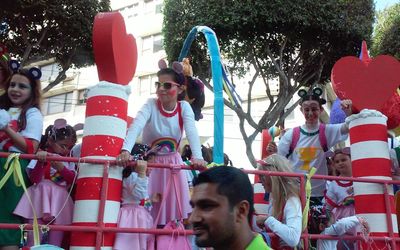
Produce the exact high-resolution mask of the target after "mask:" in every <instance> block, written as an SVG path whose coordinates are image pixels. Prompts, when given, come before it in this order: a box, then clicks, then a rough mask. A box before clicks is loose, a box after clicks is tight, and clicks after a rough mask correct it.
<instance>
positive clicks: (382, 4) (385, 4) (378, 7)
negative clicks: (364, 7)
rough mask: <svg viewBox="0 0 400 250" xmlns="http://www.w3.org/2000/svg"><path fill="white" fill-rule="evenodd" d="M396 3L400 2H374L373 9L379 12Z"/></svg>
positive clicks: (399, 0)
mask: <svg viewBox="0 0 400 250" xmlns="http://www.w3.org/2000/svg"><path fill="white" fill-rule="evenodd" d="M396 3H400V0H375V9H376V10H379V11H380V10H383V9H385V8H386V7H388V6H391V5H393V4H396Z"/></svg>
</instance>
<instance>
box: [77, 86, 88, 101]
mask: <svg viewBox="0 0 400 250" xmlns="http://www.w3.org/2000/svg"><path fill="white" fill-rule="evenodd" d="M86 100H87V89H81V90H79V92H78V104H85V103H86Z"/></svg>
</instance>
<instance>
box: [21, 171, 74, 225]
mask: <svg viewBox="0 0 400 250" xmlns="http://www.w3.org/2000/svg"><path fill="white" fill-rule="evenodd" d="M28 193H29V196H30V198H31V200H32V203H33V206H34V208H35V211H36V215H37V217H38V218H39V219H40V218H43V217H44V216H54V217H56V216H57V218H56V219H55V221H54V224H58V225H68V224H71V223H72V212H73V209H74V203H73V201H72V199H71V197H70V196H69V195H68V192H67V189H66V188H65V187H63V186H59V185H57V184H55V183H53V182H52V181H50V180H47V179H44V180H42V181H41V182H39V183H38V184H37V185H33V186H31V187H29V188H28ZM64 203H65V207H64V208H63V206H64ZM60 211H61V212H60ZM59 212H60V214H59V215H58V213H59ZM14 214H16V215H19V216H22V217H24V218H26V219H33V211H32V207H31V205H30V204H29V201H28V198H27V196H26V194H24V195H23V196H22V197H21V200H20V201H19V203H18V205H17V207H16V208H15V210H14Z"/></svg>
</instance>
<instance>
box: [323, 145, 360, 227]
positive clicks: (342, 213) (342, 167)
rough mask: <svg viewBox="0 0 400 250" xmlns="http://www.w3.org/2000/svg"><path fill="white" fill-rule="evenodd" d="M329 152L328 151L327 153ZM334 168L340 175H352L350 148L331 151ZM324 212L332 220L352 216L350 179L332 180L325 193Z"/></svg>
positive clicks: (352, 196)
mask: <svg viewBox="0 0 400 250" xmlns="http://www.w3.org/2000/svg"><path fill="white" fill-rule="evenodd" d="M328 154H329V153H328ZM330 154H331V156H332V160H333V164H334V168H335V169H336V171H337V172H339V176H341V177H352V176H353V175H352V169H351V158H350V148H349V147H346V148H343V149H337V150H335V152H331V151H330ZM325 202H326V204H325V206H326V212H327V214H328V215H329V216H333V219H334V221H337V220H339V219H341V218H344V217H348V216H352V215H354V214H355V210H354V190H353V182H352V181H338V180H335V181H332V182H331V184H330V185H329V187H328V190H327V192H326V194H325Z"/></svg>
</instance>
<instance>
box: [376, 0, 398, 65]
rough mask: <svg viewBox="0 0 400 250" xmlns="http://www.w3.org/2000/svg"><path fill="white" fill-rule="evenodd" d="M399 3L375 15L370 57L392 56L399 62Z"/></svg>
mask: <svg viewBox="0 0 400 250" xmlns="http://www.w3.org/2000/svg"><path fill="white" fill-rule="evenodd" d="M399 27H400V3H398V4H395V5H393V6H391V7H389V8H387V9H385V10H383V11H382V12H380V13H378V14H377V23H376V26H375V30H374V36H373V45H372V49H371V50H372V55H373V56H377V55H379V54H387V55H392V56H394V57H396V58H397V59H399V60H400V29H399Z"/></svg>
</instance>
